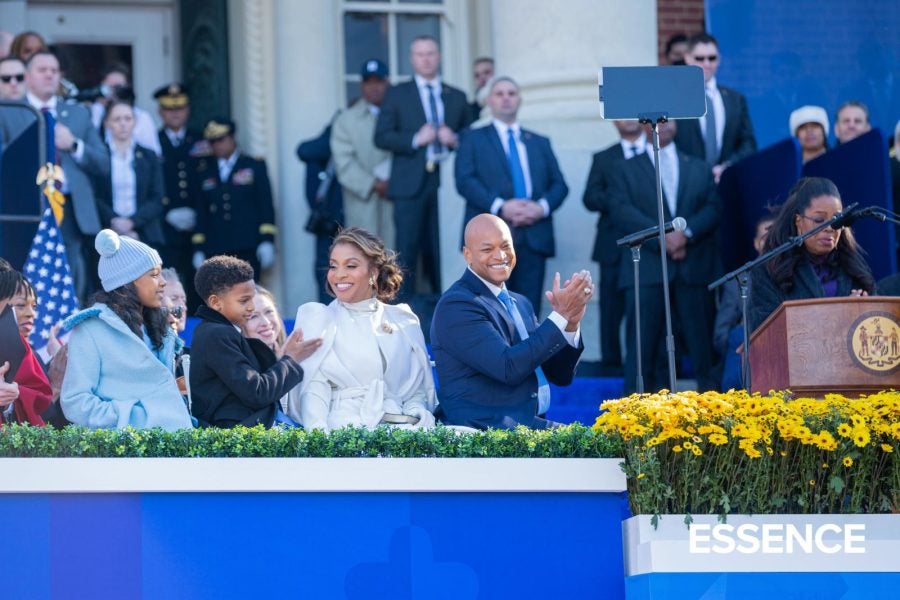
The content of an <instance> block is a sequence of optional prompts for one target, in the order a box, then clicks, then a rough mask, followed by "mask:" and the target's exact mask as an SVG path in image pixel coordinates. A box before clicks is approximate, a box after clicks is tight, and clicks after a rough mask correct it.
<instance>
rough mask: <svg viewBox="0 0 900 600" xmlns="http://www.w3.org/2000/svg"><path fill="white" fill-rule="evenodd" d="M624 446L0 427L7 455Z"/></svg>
mask: <svg viewBox="0 0 900 600" xmlns="http://www.w3.org/2000/svg"><path fill="white" fill-rule="evenodd" d="M622 455H623V449H622V446H621V444H620V442H618V441H614V440H611V439H609V438H607V437H606V436H605V435H603V434H598V433H595V432H593V431H591V429H589V428H587V427H584V426H582V425H568V426H566V427H561V428H559V429H554V430H543V431H535V430H530V429H526V428H524V427H520V428H518V429H517V430H515V431H500V430H490V431H484V432H478V433H468V434H458V433H457V432H456V431H454V430H452V429H448V428H445V427H437V428H435V429H432V430H403V429H394V428H389V427H379V428H377V429H376V430H375V431H369V430H366V429H360V428H352V427H348V428H345V429H339V430H336V431H332V432H331V433H328V434H325V433H323V432H321V431H318V430H317V431H311V432H310V431H304V430H301V429H293V430H280V429H264V428H262V427H261V426H260V427H254V428H246V427H237V428H235V429H186V430H183V431H177V432H174V433H167V432H165V431H162V430H159V429H150V430H141V431H138V430H135V429H130V428H129V429H125V430H90V429H85V428H82V427H75V426H69V427H66V428H65V429H53V428H51V427H31V426H27V425H9V426H6V427H3V428H0V457H75V456H80V457H261V456H268V457H298V458H307V457H309V458H330V457H378V456H382V457H396V458H409V457H422V458H424V457H428V458H432V457H439V458H471V457H495V458H499V457H510V458H512V457H516V458H527V457H533V458H613V457H617V456H622Z"/></svg>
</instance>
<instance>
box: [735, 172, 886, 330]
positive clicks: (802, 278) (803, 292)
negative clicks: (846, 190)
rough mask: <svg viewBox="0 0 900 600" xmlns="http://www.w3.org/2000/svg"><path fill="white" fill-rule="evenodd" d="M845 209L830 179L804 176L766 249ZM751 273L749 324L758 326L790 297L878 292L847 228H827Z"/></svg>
mask: <svg viewBox="0 0 900 600" xmlns="http://www.w3.org/2000/svg"><path fill="white" fill-rule="evenodd" d="M841 210H843V205H842V204H841V195H840V192H839V191H838V189H837V186H835V185H834V183H833V182H832V181H831V180H830V179H825V178H823V177H804V178H802V179H800V181H798V182H797V183H796V184H795V185H794V187H793V188H791V191H790V193H789V195H788V199H787V201H786V202H785V203H784V205H783V206H782V207H781V210H780V211H779V212H778V215H777V216H776V218H775V222H774V223H773V224H772V228H771V229H770V230H769V234H768V236H767V237H766V242H765V246H764V247H763V251H764V252H768V251H769V250H772V249H773V248H777V247H778V246H780V245H781V244H783V243H785V242H787V241H788V240H789V239H790V238H792V237H794V236H796V235H802V234H803V233H805V232H807V231H809V230H810V229H812V228H814V227H816V226H817V225H821V224H822V223H824V222H826V221H828V220H829V219H831V218H832V217H834V215H835V214H836V213H838V212H840V211H841ZM751 278H752V281H751V288H750V311H749V312H750V315H749V318H748V320H749V322H750V328H751V329H756V328H757V327H759V326H760V325H761V324H762V322H763V321H765V320H766V317H768V316H769V315H770V314H772V313H773V312H775V309H777V308H778V307H779V306H780V305H781V303H782V302H784V301H786V300H803V299H807V298H829V297H834V296H868V295H869V294H871V293H873V292H874V291H875V279H874V278H873V276H872V272H871V271H870V270H869V265H868V264H866V260H865V259H864V258H863V256H862V252H861V250H860V248H859V245H858V244H857V243H856V240H855V239H854V237H853V232H852V231H851V230H850V228H849V227H845V228H843V229H841V228H838V229H836V230H835V229H832V228H830V227H826V228H825V229H823V230H822V231H820V232H819V233H817V234H816V235H814V236H812V237H810V238H807V239H806V241H805V242H804V243H803V245H802V246H800V247H797V248H792V249H791V250H789V251H787V252H785V253H784V254H781V255H779V256H776V257H775V258H773V259H772V260H770V261H769V262H768V263H766V264H762V265H759V266H758V267H756V269H754V270H753V272H752V275H751Z"/></svg>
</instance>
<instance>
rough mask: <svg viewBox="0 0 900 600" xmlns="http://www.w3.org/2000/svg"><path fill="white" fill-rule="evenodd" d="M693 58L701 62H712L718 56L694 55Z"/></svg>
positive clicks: (717, 58)
mask: <svg viewBox="0 0 900 600" xmlns="http://www.w3.org/2000/svg"><path fill="white" fill-rule="evenodd" d="M694 60H695V61H697V62H699V63H702V62H711V63H714V62H716V61H717V60H719V57H718V56H717V55H716V54H711V55H709V56H695V57H694Z"/></svg>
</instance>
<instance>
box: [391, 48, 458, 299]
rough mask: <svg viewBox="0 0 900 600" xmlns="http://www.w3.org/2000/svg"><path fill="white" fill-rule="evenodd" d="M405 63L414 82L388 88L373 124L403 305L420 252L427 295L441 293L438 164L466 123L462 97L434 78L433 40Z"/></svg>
mask: <svg viewBox="0 0 900 600" xmlns="http://www.w3.org/2000/svg"><path fill="white" fill-rule="evenodd" d="M409 60H410V63H411V65H412V68H413V72H414V73H415V76H414V78H413V79H412V80H411V81H408V82H406V83H401V84H398V85H395V86H393V87H391V88H389V89H388V91H387V93H386V94H385V96H384V101H383V102H382V104H381V110H380V112H379V114H378V121H377V122H376V124H375V145H376V146H378V147H379V148H382V149H384V150H388V151H390V152H391V153H392V154H393V156H392V159H391V179H390V184H389V185H388V198H390V199H391V200H393V201H394V224H395V226H396V230H397V248H396V249H397V252H398V253H399V258H400V262H401V264H402V265H403V266H404V268H405V270H406V271H407V276H406V278H405V280H404V282H403V289H402V290H401V297H402V298H404V299H406V300H408V299H409V298H410V297H411V296H412V294H413V292H415V289H416V281H415V280H416V277H415V275H416V273H415V270H416V263H417V262H418V259H419V253H420V252H421V253H422V256H423V258H424V261H423V263H424V267H425V272H426V273H427V274H428V276H429V282H430V283H431V288H432V291H433V292H435V293H438V292H439V291H440V289H441V270H440V264H441V255H440V237H439V227H438V195H437V193H438V188H439V187H440V184H441V174H440V163H441V161H442V160H443V159H444V158H446V156H447V155H448V153H449V152H450V151H452V150H454V149H455V148H456V146H457V144H458V137H457V134H458V132H459V131H460V130H461V129H463V128H465V127H468V125H469V123H470V122H471V111H470V109H469V105H468V103H467V101H466V95H465V94H464V93H463V92H462V91H461V90H458V89H456V88H454V87H451V86H449V85H447V84H445V83H443V81H442V80H441V76H440V74H439V73H438V70H439V68H440V65H441V53H440V50H439V48H438V44H437V40H435V39H434V38H433V37H431V36H419V37H417V38H415V39H414V40H413V42H412V44H411V45H410V52H409Z"/></svg>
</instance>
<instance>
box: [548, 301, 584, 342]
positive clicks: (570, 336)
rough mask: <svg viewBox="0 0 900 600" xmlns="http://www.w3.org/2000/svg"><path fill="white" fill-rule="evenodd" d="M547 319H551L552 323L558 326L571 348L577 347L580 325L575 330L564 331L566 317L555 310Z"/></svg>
mask: <svg viewBox="0 0 900 600" xmlns="http://www.w3.org/2000/svg"><path fill="white" fill-rule="evenodd" d="M547 318H548V319H550V320H551V321H553V324H554V325H556V326H557V327H559V330H560V331H561V332H562V334H563V337H565V338H566V341H567V342H569V345H570V346H572V347H573V348H577V347H578V342H579V340H580V339H581V325H579V326H578V329H576V330H575V331H566V325H568V324H569V322H568V321H566V318H565V317H563V316H562V315H561V314H559V313H558V312H556V311H555V310H554V311H553V312H552V313H550V314H549V315H548V316H547Z"/></svg>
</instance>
